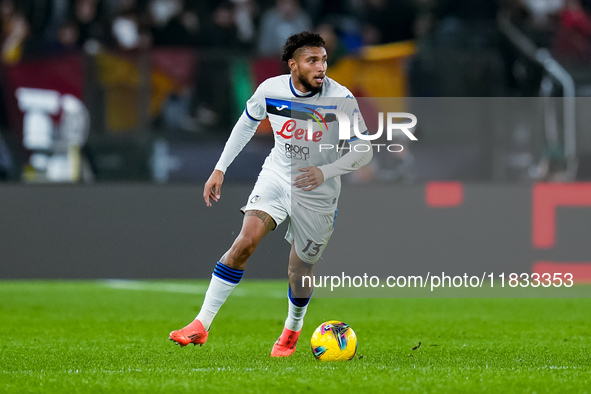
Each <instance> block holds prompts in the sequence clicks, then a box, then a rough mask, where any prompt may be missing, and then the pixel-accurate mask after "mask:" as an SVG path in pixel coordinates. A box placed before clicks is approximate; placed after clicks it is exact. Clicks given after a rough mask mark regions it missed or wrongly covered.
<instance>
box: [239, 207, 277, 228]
mask: <svg viewBox="0 0 591 394" xmlns="http://www.w3.org/2000/svg"><path fill="white" fill-rule="evenodd" d="M244 215H245V216H256V217H257V218H259V219H261V220H262V221H263V224H264V225H265V230H267V232H268V231H271V230H274V229H275V227H277V224H276V223H275V220H273V218H272V217H271V216H270V215H269V214H268V213H267V212H263V211H257V210H249V211H246V212H245V213H244Z"/></svg>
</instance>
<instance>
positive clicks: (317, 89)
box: [298, 75, 322, 94]
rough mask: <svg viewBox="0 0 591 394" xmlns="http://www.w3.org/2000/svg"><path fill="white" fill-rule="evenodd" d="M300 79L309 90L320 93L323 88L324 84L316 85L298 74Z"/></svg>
mask: <svg viewBox="0 0 591 394" xmlns="http://www.w3.org/2000/svg"><path fill="white" fill-rule="evenodd" d="M298 80H299V81H300V83H301V84H302V86H303V87H305V88H306V89H307V90H308V92H314V94H316V93H318V92H320V91H321V90H322V85H320V86H318V87H314V86H312V84H311V83H310V82H309V81H308V80H307V79H306V78H304V77H303V76H302V75H300V76H298Z"/></svg>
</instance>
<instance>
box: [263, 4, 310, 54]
mask: <svg viewBox="0 0 591 394" xmlns="http://www.w3.org/2000/svg"><path fill="white" fill-rule="evenodd" d="M311 28H312V20H311V18H310V16H309V15H308V14H307V13H306V12H305V11H304V10H302V8H301V7H300V3H299V2H298V1H297V0H277V1H276V2H275V6H274V7H273V8H271V9H269V10H267V11H266V12H265V13H264V14H263V16H262V17H261V28H260V31H259V41H258V50H259V53H260V54H261V55H263V56H279V55H280V54H281V52H282V50H283V44H285V41H286V40H287V39H288V38H289V36H291V35H292V34H295V33H299V32H301V31H304V30H310V29H311Z"/></svg>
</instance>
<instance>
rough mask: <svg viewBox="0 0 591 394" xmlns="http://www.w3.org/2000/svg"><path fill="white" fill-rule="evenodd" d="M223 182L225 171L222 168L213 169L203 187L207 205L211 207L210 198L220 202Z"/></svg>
mask: <svg viewBox="0 0 591 394" xmlns="http://www.w3.org/2000/svg"><path fill="white" fill-rule="evenodd" d="M222 183H224V173H223V172H222V171H220V170H213V172H212V173H211V175H210V176H209V179H208V180H207V182H205V187H204V188H203V199H204V200H205V205H207V206H208V207H211V202H210V201H209V200H210V199H211V200H213V201H215V202H218V200H219V199H220V196H221V192H222Z"/></svg>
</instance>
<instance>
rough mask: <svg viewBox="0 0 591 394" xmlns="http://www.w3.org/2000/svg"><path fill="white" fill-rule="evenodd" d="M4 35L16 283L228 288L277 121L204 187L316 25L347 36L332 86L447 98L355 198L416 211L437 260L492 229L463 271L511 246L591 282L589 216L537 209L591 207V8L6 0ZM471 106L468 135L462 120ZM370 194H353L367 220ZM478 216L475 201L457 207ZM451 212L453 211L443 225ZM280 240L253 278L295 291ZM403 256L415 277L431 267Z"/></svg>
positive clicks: (518, 257) (570, 4) (3, 167)
mask: <svg viewBox="0 0 591 394" xmlns="http://www.w3.org/2000/svg"><path fill="white" fill-rule="evenodd" d="M0 24H1V43H2V45H1V53H0V61H1V66H0V80H1V88H2V94H1V95H0V100H1V102H0V181H2V182H1V183H0V211H2V215H1V216H2V219H1V221H2V224H1V225H0V226H1V229H0V242H1V243H2V244H3V250H4V253H3V257H1V259H2V264H1V267H0V276H1V277H3V278H26V277H64V278H77V277H132V278H133V277H163V276H164V277H166V276H168V277H186V276H189V277H206V276H209V275H210V272H211V266H212V262H213V261H215V259H217V258H218V257H219V255H220V254H221V253H223V248H224V247H226V246H227V245H229V242H231V240H232V239H233V237H234V236H235V232H236V231H237V230H238V228H239V225H240V220H241V218H240V215H239V214H237V213H236V212H237V211H234V208H236V209H237V208H238V207H239V206H241V205H240V204H241V203H242V202H243V201H244V199H245V198H246V196H247V195H248V192H249V190H250V188H251V185H252V183H253V181H254V179H255V178H256V175H257V174H258V172H259V170H260V165H261V164H262V161H263V160H264V158H265V157H266V155H267V154H268V151H269V149H270V148H271V147H272V138H271V135H270V132H271V130H270V128H269V125H268V124H266V123H264V122H263V123H262V124H261V127H260V129H259V130H258V132H257V135H256V136H255V138H254V139H253V141H251V143H250V144H249V145H248V146H247V148H246V149H245V150H244V151H243V152H242V154H241V155H240V156H239V158H238V159H237V161H236V162H235V163H234V165H233V166H232V167H231V168H230V170H229V171H228V174H227V177H226V184H225V189H224V201H223V202H222V203H221V204H220V205H221V206H222V207H223V208H222V209H214V210H210V211H206V210H205V208H204V207H202V206H201V205H202V203H201V201H200V198H201V197H200V195H201V187H202V186H201V185H202V184H203V182H204V181H205V179H206V178H207V177H208V176H209V174H210V172H211V170H212V168H213V166H214V164H215V162H216V161H217V158H218V156H219V154H220V152H221V150H222V148H223V144H224V143H225V140H226V138H227V137H228V135H229V133H230V131H231V128H232V126H233V124H234V122H235V120H236V119H237V117H238V116H239V114H240V113H241V111H242V110H243V107H244V102H245V100H247V99H248V98H249V97H250V95H251V94H252V92H253V91H254V89H255V88H256V86H257V85H258V84H259V83H260V82H262V81H263V80H264V79H266V78H268V77H271V76H275V75H277V74H280V73H284V72H286V71H287V70H286V68H285V66H284V65H283V64H282V63H281V62H280V61H279V54H280V51H281V45H282V44H283V43H284V41H285V39H286V38H287V37H288V36H289V35H290V34H292V33H295V32H299V31H301V30H306V29H310V30H314V31H317V32H319V33H320V34H321V35H322V36H323V37H324V38H325V40H326V42H327V50H328V53H329V69H328V75H329V76H331V77H332V78H334V79H336V80H337V81H339V82H341V83H343V84H344V85H346V86H347V87H349V88H350V89H351V90H352V91H353V93H354V94H355V95H356V96H358V97H360V98H363V97H401V98H403V99H402V100H403V101H404V104H403V105H404V107H405V108H407V109H409V110H410V111H411V112H413V111H415V110H416V111H418V112H421V108H424V107H425V106H426V103H430V104H429V105H430V106H428V110H424V111H423V112H424V114H425V115H424V116H420V115H419V126H418V128H417V135H418V137H419V142H418V143H415V144H413V145H412V147H409V148H408V149H407V150H405V154H401V155H380V156H378V157H377V158H376V159H375V160H374V161H373V163H372V165H371V166H370V167H368V168H366V169H364V170H363V172H361V173H359V174H356V176H354V177H348V178H347V180H346V183H347V185H346V187H347V186H348V187H350V188H352V190H354V189H355V188H356V187H361V189H357V190H358V192H352V193H351V195H354V196H357V198H360V197H361V198H363V193H362V192H361V191H360V190H363V188H364V187H368V185H371V187H372V189H370V190H379V191H380V192H381V193H384V194H383V195H384V196H386V195H388V193H392V199H393V200H394V201H395V200H396V199H397V198H401V200H402V201H404V202H405V207H410V209H406V210H399V208H401V206H400V205H397V204H396V203H393V204H392V205H391V206H388V205H386V206H385V207H384V208H383V210H388V209H391V211H392V212H394V213H396V214H397V215H402V216H398V219H397V220H398V223H402V224H401V225H400V226H401V229H400V230H399V232H400V233H402V232H403V230H404V228H405V224H404V223H409V222H411V221H413V222H417V223H431V225H429V226H424V227H421V228H417V229H416V231H420V239H421V242H422V244H421V245H423V246H424V245H425V243H427V244H428V245H431V246H432V247H431V248H430V249H429V248H424V250H431V251H432V254H430V255H429V254H426V255H424V256H423V255H421V257H422V258H424V259H425V260H430V259H431V260H432V261H438V260H439V259H438V256H441V251H442V250H457V249H459V248H461V246H462V245H463V243H462V242H463V240H464V239H465V236H467V235H469V234H473V235H475V240H474V242H472V243H471V245H472V246H471V248H472V249H470V251H469V252H467V253H464V254H463V255H461V256H459V257H458V256H456V255H454V254H451V255H446V256H447V257H446V258H448V259H449V260H446V261H454V262H455V263H454V264H455V265H453V267H454V269H455V268H457V270H458V272H460V271H465V267H466V266H469V265H470V264H474V259H475V258H476V256H478V255H486V256H491V255H494V253H495V250H497V249H496V248H500V249H502V250H503V253H502V256H503V257H502V258H503V261H502V262H499V263H500V264H505V265H507V264H513V263H514V264H516V266H517V267H519V269H521V270H526V271H527V270H532V269H533V268H532V267H535V266H536V262H540V261H546V260H550V262H549V263H550V264H554V263H555V262H560V261H563V262H564V261H574V262H576V264H577V265H576V269H577V270H580V272H581V274H580V276H579V278H581V279H585V280H591V268H590V267H591V263H584V262H585V261H587V260H591V258H589V257H587V256H586V255H585V253H586V251H587V249H586V241H585V239H584V238H585V237H584V235H585V234H586V223H589V221H588V220H586V219H588V218H589V214H588V213H587V212H588V210H584V209H576V210H574V211H569V212H571V213H572V212H575V211H576V215H575V214H570V213H569V214H568V215H567V216H568V217H566V216H565V215H562V216H560V218H559V221H558V222H550V224H548V222H547V218H542V219H540V218H538V217H536V216H535V212H545V209H549V210H550V211H552V212H554V211H555V210H556V208H557V207H559V206H563V205H566V206H572V207H584V206H587V205H591V201H590V200H591V189H590V188H589V187H587V184H586V183H584V182H585V181H588V180H589V179H590V178H591V134H590V133H589V132H588V125H589V124H591V122H590V121H591V112H589V111H588V110H587V108H588V104H589V101H588V100H589V99H587V97H588V96H590V95H591V67H589V66H590V65H591V1H589V0H547V1H541V0H498V1H494V0H368V1H361V0H348V1H336V0H326V1H322V0H301V1H297V0H283V1H272V0H232V1H220V2H218V1H209V2H206V1H192V0H18V1H17V0H0ZM466 98H470V99H468V100H467V99H466ZM472 98H473V99H472ZM454 100H460V101H454ZM462 100H463V101H462ZM470 102H472V103H477V104H478V105H477V106H478V110H474V111H464V112H462V116H464V119H463V121H462V122H461V124H460V123H459V122H458V118H457V116H455V115H450V116H447V117H446V116H445V114H446V113H447V114H455V112H453V111H454V108H455V110H457V109H458V106H459V105H463V104H466V103H470ZM501 107H502V110H499V108H501ZM430 111H431V112H430ZM433 111H435V113H437V114H438V116H439V115H441V117H437V119H436V121H432V120H431V121H430V119H429V118H430V114H431V113H433ZM482 111H484V112H482ZM499 118H501V119H502V122H500V123H499V122H498V121H497V120H498V119H499ZM544 181H550V182H553V185H552V186H548V188H546V186H543V185H542V186H540V185H537V182H544ZM433 182H437V183H433ZM573 182H577V183H573ZM579 182H580V183H579ZM359 185H361V186H359ZM430 187H433V188H430ZM540 187H541V188H540ZM401 196H402V197H401ZM429 196H431V197H429ZM433 196H435V197H433ZM536 198H537V200H536ZM378 199H379V196H378ZM356 201H359V200H355V199H353V198H352V197H351V198H347V191H345V193H344V194H343V201H342V204H343V205H344V206H345V207H346V208H347V209H348V210H349V211H350V212H352V211H354V210H355V209H356V205H355V204H356ZM464 201H466V202H467V203H468V202H469V203H470V204H475V205H474V207H473V208H470V206H468V208H467V209H472V210H468V211H463V213H460V214H456V211H453V209H459V208H458V207H460V206H463V205H462V204H463V202H464ZM536 201H537V203H536ZM378 202H379V201H378ZM501 202H505V205H502V204H501ZM413 204H414V205H413ZM536 204H538V205H536ZM540 204H541V205H540ZM544 204H546V205H544ZM441 207H444V208H446V207H447V208H452V211H449V212H450V213H449V214H443V216H433V212H434V211H433V210H436V209H439V208H441ZM483 207H484V208H483ZM536 207H537V208H536ZM548 207H550V208H548ZM536 209H538V210H537V211H536ZM503 210H504V211H505V213H506V215H507V216H506V217H504V218H503V220H504V221H502V222H498V221H495V220H497V218H498V217H499V215H498V214H499V211H503ZM401 211H405V212H401ZM409 212H411V213H412V214H411V213H409ZM437 212H439V211H437ZM446 212H448V211H446ZM561 212H562V211H561ZM405 214H406V216H404V215H405ZM473 214H480V215H482V217H479V220H476V221H475V222H474V223H473V224H472V225H471V226H472V227H470V228H469V229H468V228H467V227H466V228H465V230H466V231H461V230H458V231H456V232H450V234H451V235H450V236H449V237H448V238H446V241H445V242H443V241H441V240H440V241H439V243H437V242H435V241H433V240H437V239H439V236H440V235H441V234H442V233H446V231H447V230H446V228H445V227H442V226H439V227H438V226H437V223H441V222H440V221H441V220H445V221H446V223H448V226H454V227H455V228H460V227H461V226H466V223H467V221H469V218H473V217H474V216H470V215H473ZM436 215H440V213H437V214H436ZM446 215H447V216H446ZM347 220H351V219H347V217H346V216H345V217H343V219H342V221H343V223H347ZM357 223H358V222H357ZM490 223H496V224H495V226H493V227H487V226H488V224H490ZM540 223H542V224H540ZM557 223H558V224H557ZM368 226H369V224H368ZM458 226H459V227H458ZM479 226H480V227H482V228H484V227H486V228H485V229H484V230H483V231H482V232H479V228H480V227H479ZM536 226H538V227H536ZM539 226H541V227H539ZM557 226H558V227H559V228H561V229H562V230H561V231H559V232H558V234H559V235H558V238H556V239H554V238H552V239H551V240H550V241H547V239H546V241H544V234H548V233H552V231H554V232H556V231H555V230H556V228H557ZM342 227H343V228H346V227H347V226H346V225H343V226H342ZM548 228H549V229H550V230H548ZM493 229H494V231H493ZM521 230H523V231H521ZM518 231H519V232H518ZM540 231H541V233H540ZM279 232H281V231H279ZM279 232H277V233H274V234H272V236H271V238H270V240H268V242H266V243H265V244H264V245H263V246H262V247H261V249H263V250H262V251H259V252H258V255H259V257H257V258H258V259H260V260H263V261H267V262H266V263H261V264H253V268H252V269H251V271H250V272H251V275H252V276H253V277H283V276H284V271H285V269H284V265H283V264H273V262H274V261H275V260H276V259H278V258H284V257H278V256H286V254H285V253H286V245H285V243H284V242H280V241H279V240H280V238H281V234H278V233H279ZM514 233H515V234H514ZM454 234H455V236H454ZM499 234H504V235H505V237H504V238H503V239H505V241H507V242H505V243H504V244H503V246H500V247H499V238H496V237H497V236H498V235H499ZM512 234H514V235H515V237H513V235H512ZM536 234H537V235H536ZM540 234H542V235H540ZM587 234H588V230H587ZM572 235H574V237H573V236H572ZM476 236H478V237H476ZM539 236H541V237H542V238H541V239H542V240H541V241H540V239H538V238H536V237H539ZM338 238H339V237H335V242H337V240H338ZM477 239H480V242H481V243H478V242H477V241H476V240H477ZM515 239H518V240H519V242H513V243H511V242H510V241H511V240H515ZM429 240H431V241H429ZM346 241H347V239H346V238H345V237H342V242H346ZM384 242H385V238H384ZM429 242H431V243H430V244H429ZM404 245H408V247H406V246H403V245H401V249H402V251H401V252H400V254H399V255H398V258H399V259H400V260H399V261H400V267H403V266H406V265H407V264H412V261H413V256H415V257H414V258H416V246H417V244H416V243H415V244H413V243H412V241H411V240H409V242H407V243H405V244H404ZM555 246H556V248H555ZM553 248H554V249H553ZM334 249H335V251H337V250H346V248H340V247H335V248H334ZM543 249H553V250H552V251H549V252H548V251H544V250H543ZM328 253H331V252H330V250H329V251H328V252H327V254H328ZM413 253H415V254H413ZM544 253H546V254H544ZM423 254H424V253H423ZM444 255H445V254H444ZM511 256H513V257H511ZM328 257H330V256H328ZM328 257H327V258H328ZM335 259H336V258H335ZM197 260H198V264H197V267H196V266H195V262H196V261H197ZM485 260H486V261H487V264H488V263H489V262H490V261H489V260H491V259H485ZM492 260H494V259H492ZM458 261H460V262H459V263H458ZM456 263H457V264H456ZM171 265H174V266H175V267H174V268H175V269H172V270H171ZM505 265H501V266H502V267H505ZM510 266H511V265H508V266H507V267H510ZM421 267H423V266H421ZM545 267H546V269H550V268H547V267H548V266H545ZM425 268H428V266H425ZM489 268H490V265H489ZM480 271H482V267H481V268H480ZM577 272H578V271H577Z"/></svg>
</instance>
